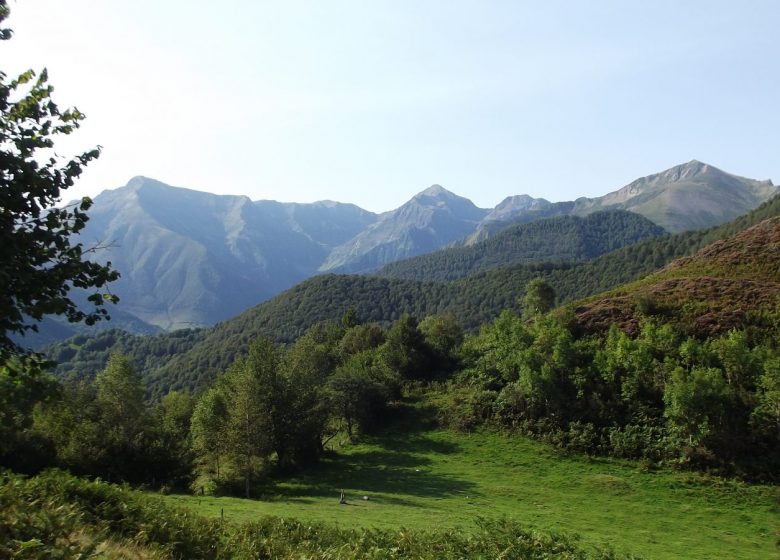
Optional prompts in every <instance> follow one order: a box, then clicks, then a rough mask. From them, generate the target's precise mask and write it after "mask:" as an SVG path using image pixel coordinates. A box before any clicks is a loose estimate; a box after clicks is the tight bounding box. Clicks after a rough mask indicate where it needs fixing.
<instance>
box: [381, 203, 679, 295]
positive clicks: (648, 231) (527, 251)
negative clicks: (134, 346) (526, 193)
mask: <svg viewBox="0 0 780 560" xmlns="http://www.w3.org/2000/svg"><path fill="white" fill-rule="evenodd" d="M663 233H664V230H663V228H661V227H659V226H657V225H655V224H654V223H653V222H651V221H650V220H648V219H647V218H644V217H642V216H640V215H638V214H634V213H631V212H626V211H624V210H613V211H605V212H596V213H594V214H591V215H589V216H586V217H584V218H580V217H577V216H561V217H558V218H549V219H543V220H537V221H535V222H532V223H530V224H522V225H514V226H509V227H507V228H506V229H504V230H502V231H501V232H499V233H497V234H495V235H493V236H492V237H489V238H488V239H486V240H485V241H481V242H479V243H475V244H473V245H468V246H465V247H452V248H448V249H442V250H439V251H435V252H433V253H428V254H426V255H421V256H419V257H414V258H411V259H406V260H403V261H398V262H395V263H392V264H389V265H386V266H384V267H383V268H382V269H380V270H379V271H378V272H377V275H378V276H386V277H388V278H404V279H407V280H428V281H430V280H456V279H458V278H462V277H464V276H468V275H469V274H473V273H475V272H482V271H486V270H490V269H493V268H497V267H499V266H509V265H515V264H528V263H534V262H536V263H539V262H547V263H554V262H567V263H570V262H578V261H586V260H590V259H594V258H596V257H598V256H600V255H603V254H605V253H609V252H611V251H615V250H617V249H620V248H622V247H626V246H629V245H634V244H635V243H638V242H640V241H644V240H645V239H650V238H653V237H658V236H660V235H662V234H663Z"/></svg>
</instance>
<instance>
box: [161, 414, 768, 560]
mask: <svg viewBox="0 0 780 560" xmlns="http://www.w3.org/2000/svg"><path fill="white" fill-rule="evenodd" d="M342 489H343V490H344V491H345V493H346V495H347V499H348V504H347V505H340V504H339V493H340V491H341V490H342ZM259 493H260V494H261V495H260V499H258V500H243V499H237V498H217V497H193V496H180V495H179V496H170V497H169V498H168V499H169V500H170V502H171V503H175V504H181V505H186V506H188V507H191V508H193V509H194V510H195V511H197V512H199V513H202V514H204V515H208V516H220V515H221V514H222V512H224V515H225V518H226V519H227V520H228V521H250V520H253V519H257V518H258V517H260V516H263V515H277V516H282V517H294V518H297V519H300V520H304V521H311V522H314V521H325V522H329V523H334V524H337V525H339V526H343V527H368V528H372V527H373V528H384V529H399V528H401V527H407V528H414V529H418V530H419V529H440V528H463V530H464V531H466V532H468V531H472V530H475V529H476V521H477V519H479V518H501V517H506V518H509V519H511V520H512V521H515V522H517V523H519V524H520V525H521V526H527V527H533V528H536V529H539V530H542V531H553V532H560V533H566V534H572V533H576V534H578V535H580V538H581V541H580V542H581V545H582V546H583V547H586V548H592V547H605V546H606V547H612V548H614V549H615V550H616V551H617V552H623V553H634V554H639V555H642V556H645V557H647V558H756V559H759V558H760V559H765V558H770V557H772V555H773V554H776V553H777V549H776V548H775V541H776V539H777V537H778V534H777V530H778V528H780V510H778V503H777V497H778V496H777V489H776V488H773V487H769V486H753V485H747V484H743V483H737V482H730V481H722V480H720V479H713V478H708V477H706V476H701V475H692V474H683V473H672V472H652V473H648V472H645V471H644V470H643V469H642V468H641V466H640V465H639V464H638V463H631V462H625V461H616V460H603V459H598V460H595V459H589V458H586V457H566V456H562V455H560V454H559V453H558V452H556V451H554V450H553V449H551V448H550V447H548V446H546V445H544V444H541V443H538V442H533V441H530V440H528V439H526V438H522V437H519V436H511V435H507V434H501V433H497V432H494V431H480V432H477V433H473V434H463V433H455V432H451V431H447V430H441V429H435V428H434V427H433V426H432V425H431V424H429V423H428V422H427V421H426V419H425V418H424V417H423V416H420V412H419V411H417V412H415V413H414V414H412V415H411V416H408V417H406V418H405V419H404V421H402V422H401V423H400V424H398V425H396V426H395V427H394V428H393V429H392V430H389V431H387V432H386V433H384V434H382V435H381V436H376V437H372V438H365V439H364V440H363V441H362V442H361V443H359V444H355V445H344V446H342V447H341V448H340V449H338V451H336V452H334V453H332V454H331V455H330V456H329V457H328V458H327V459H326V460H325V461H323V463H322V465H321V466H319V467H318V468H316V469H313V470H310V471H308V472H307V474H306V475H305V476H300V477H297V478H290V479H284V480H280V481H278V482H277V483H276V484H269V485H268V486H266V487H265V488H263V489H262V490H259ZM363 496H366V497H368V500H364V499H363Z"/></svg>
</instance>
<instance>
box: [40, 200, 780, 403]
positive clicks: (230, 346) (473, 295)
mask: <svg viewBox="0 0 780 560" xmlns="http://www.w3.org/2000/svg"><path fill="white" fill-rule="evenodd" d="M777 215H780V197H777V198H775V199H773V200H771V201H769V202H767V203H765V204H763V205H761V206H760V207H759V208H757V209H756V210H754V211H753V212H751V213H749V214H747V215H746V216H743V217H741V218H738V219H736V220H734V221H732V222H729V223H728V224H724V225H723V226H719V227H716V228H712V229H709V230H705V231H699V232H686V233H682V234H676V235H665V236H662V237H659V238H657V239H652V240H649V241H645V242H642V243H640V244H638V245H634V246H631V247H627V248H624V249H620V250H618V251H615V252H612V253H609V254H606V255H603V256H601V257H598V258H596V259H594V260H592V261H588V262H585V263H579V264H568V263H558V264H545V263H540V264H534V265H518V266H513V267H502V268H497V269H495V270H492V271H489V272H484V273H479V274H475V275H472V276H468V277H466V278H463V279H461V280H458V281H455V282H450V283H444V282H417V281H410V280H398V279H390V278H377V277H367V276H337V275H325V276H319V277H315V278H312V279H310V280H307V281H305V282H302V283H300V284H298V285H297V286H295V287H294V288H292V289H290V290H288V291H286V292H284V293H282V294H280V295H279V296H277V297H275V298H273V299H271V300H269V301H267V302H265V303H263V304H261V305H258V306H256V307H254V308H252V309H250V310H248V311H246V312H244V313H242V314H241V315H239V316H238V317H235V318H234V319H231V320H229V321H225V322H223V323H220V324H218V325H216V326H215V327H213V328H211V329H202V330H197V331H182V332H179V333H168V334H162V335H156V336H153V337H137V336H134V335H128V334H125V333H121V332H118V331H111V332H106V333H102V334H99V335H97V336H96V337H95V338H93V339H90V338H86V337H78V338H76V339H71V340H68V341H65V342H63V343H59V344H56V345H53V346H52V347H50V349H49V350H48V352H47V354H48V355H49V356H50V357H52V358H53V359H55V360H56V361H57V362H58V364H59V365H58V366H57V373H58V374H59V375H76V376H87V377H89V376H93V375H95V373H96V372H97V371H99V370H100V369H101V368H102V367H105V364H106V363H107V361H108V356H109V354H110V353H111V352H112V351H121V352H123V353H127V354H128V355H130V356H131V357H132V358H133V360H134V362H135V363H136V365H137V367H138V368H139V370H140V372H141V373H142V375H143V376H144V377H145V378H146V379H147V388H148V390H149V391H150V393H151V394H152V395H153V396H155V398H160V397H161V396H162V395H164V394H165V393H166V392H167V391H168V390H169V389H170V388H176V389H188V390H194V389H196V388H197V387H200V386H202V384H203V383H206V382H208V381H209V380H211V379H213V378H214V377H215V376H216V375H217V373H219V372H220V371H223V370H224V369H225V368H226V367H227V366H228V365H229V364H230V363H231V361H232V360H233V359H234V357H235V356H236V355H237V354H238V353H240V352H243V351H245V350H246V348H247V347H248V344H249V341H251V340H253V339H254V338H256V337H257V336H268V337H270V338H271V339H273V340H276V341H280V342H289V341H292V340H295V339H296V338H297V337H298V336H300V335H301V334H302V333H303V332H304V331H305V330H306V329H307V328H308V327H309V326H311V325H313V324H315V323H317V322H321V321H327V320H331V321H338V320H339V319H340V318H341V317H342V315H343V314H344V313H345V312H346V311H347V310H348V309H350V308H352V309H354V311H355V313H356V315H357V317H359V318H360V320H362V321H365V322H371V321H376V322H379V323H382V324H385V325H388V324H389V323H390V322H392V321H393V320H395V319H397V318H398V317H400V316H401V315H402V314H404V313H410V314H413V315H416V316H418V317H424V316H426V315H431V314H445V313H451V314H453V315H454V316H455V318H456V319H457V320H458V322H459V323H460V324H461V326H462V327H463V328H465V329H466V330H470V331H475V330H476V329H478V328H479V326H480V325H481V324H483V323H485V322H487V321H490V320H492V319H493V318H495V317H497V316H498V315H499V314H500V313H501V311H502V310H504V309H513V310H516V311H519V310H520V306H519V303H518V300H519V299H521V298H522V297H523V295H524V293H523V290H524V287H525V285H526V284H527V283H528V282H529V281H530V280H532V279H534V278H543V279H544V280H546V281H547V282H548V283H549V284H550V285H552V286H553V288H554V289H555V292H556V294H557V303H559V304H562V303H566V302H569V301H572V300H575V299H578V298H584V297H587V296H591V295H594V294H598V293H601V292H604V291H606V290H609V289H612V288H614V287H615V286H618V285H620V284H623V283H626V282H630V281H632V280H635V279H637V278H640V277H642V276H644V275H646V274H649V273H650V272H653V271H655V270H657V269H658V268H660V267H662V266H664V265H665V264H667V263H668V262H670V261H671V260H673V259H675V258H679V257H682V256H685V255H691V254H693V253H694V252H696V251H697V250H699V249H700V248H702V247H704V246H705V245H707V244H708V243H711V242H713V241H716V240H718V239H721V238H725V237H727V236H730V235H733V234H735V233H737V232H739V231H742V230H744V229H746V228H748V227H750V226H752V225H755V224H756V223H758V222H760V221H762V220H763V219H765V218H767V217H771V216H777Z"/></svg>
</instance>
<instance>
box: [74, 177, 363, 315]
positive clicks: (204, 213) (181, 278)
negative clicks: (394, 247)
mask: <svg viewBox="0 0 780 560" xmlns="http://www.w3.org/2000/svg"><path fill="white" fill-rule="evenodd" d="M355 208H356V207H350V208H346V209H344V208H341V207H340V206H338V207H333V206H332V205H330V206H322V208H320V209H319V210H321V212H320V217H319V218H316V219H315V217H314V216H312V215H308V216H307V215H305V212H304V211H302V210H301V209H300V208H296V207H293V208H290V207H285V205H283V204H281V203H276V202H266V201H264V202H260V203H253V202H252V201H251V200H249V199H248V198H246V197H241V196H218V195H212V194H208V193H202V192H197V191H192V190H187V189H180V188H174V187H170V186H168V185H165V184H163V183H160V182H158V181H153V180H151V179H147V178H144V177H136V178H134V179H133V180H131V181H130V182H129V183H128V185H127V186H126V187H124V188H121V189H117V190H113V191H106V192H104V193H102V194H100V195H99V196H98V197H96V199H95V204H94V206H93V207H92V209H91V210H90V221H89V222H88V224H87V227H86V228H85V230H84V231H83V233H82V234H81V237H82V239H83V240H84V242H85V244H86V245H89V244H91V243H92V242H93V240H100V241H102V242H104V243H109V244H110V247H109V249H107V250H105V251H101V252H98V253H97V258H98V259H100V260H103V261H106V260H110V261H111V262H112V263H113V265H114V267H115V268H116V269H117V270H119V271H120V272H121V274H122V277H121V278H120V280H119V281H117V282H116V283H115V284H114V285H112V290H113V291H114V292H115V293H116V294H117V295H119V297H120V304H119V307H118V308H117V309H118V310H119V311H124V312H127V313H130V314H132V315H134V316H136V317H138V318H140V319H141V320H143V321H145V322H147V323H150V324H153V325H156V326H159V327H162V328H164V329H170V328H181V327H186V326H190V325H207V324H213V323H215V322H217V321H220V320H223V319H226V318H228V317H231V316H234V315H236V314H237V313H239V312H241V311H243V310H244V309H246V308H247V307H249V306H251V305H253V304H256V303H258V302H260V301H263V300H264V299H267V298H269V297H271V296H273V295H275V294H277V293H279V292H280V291H282V290H284V289H286V288H288V287H290V286H292V285H293V284H295V283H296V282H299V281H300V280H302V279H304V278H306V277H308V276H310V275H311V274H313V273H314V271H315V270H316V269H317V266H319V264H320V263H321V262H322V260H323V259H324V258H325V255H326V254H327V253H328V251H329V250H330V245H329V244H328V239H329V238H328V235H329V236H330V239H334V238H335V239H336V240H337V241H338V240H340V239H341V238H343V237H346V236H347V235H349V234H351V233H352V232H353V231H355V230H357V229H360V228H362V227H363V224H364V223H366V222H367V221H370V220H371V215H370V213H367V212H364V211H359V209H357V210H355ZM315 210H316V209H312V210H311V211H310V212H309V214H316V212H315ZM322 210H324V213H325V216H322V213H323V212H322ZM334 210H335V211H346V212H347V213H350V214H351V216H352V218H353V219H352V224H351V225H350V224H349V223H348V222H345V226H344V228H345V229H346V230H347V233H346V234H344V235H342V236H341V237H339V236H338V235H337V233H338V232H335V233H334V232H333V231H329V232H324V233H326V234H327V235H322V234H321V233H323V232H322V231H321V230H322V228H321V226H320V225H319V224H320V223H322V222H327V221H328V214H330V213H332V212H333V211H334ZM296 217H297V219H294V218H296ZM304 218H305V219H304Z"/></svg>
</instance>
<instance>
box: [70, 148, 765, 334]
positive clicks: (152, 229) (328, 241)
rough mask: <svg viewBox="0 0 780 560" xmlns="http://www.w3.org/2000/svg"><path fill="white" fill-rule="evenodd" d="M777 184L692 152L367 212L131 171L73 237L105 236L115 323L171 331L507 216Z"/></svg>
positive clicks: (511, 219)
mask: <svg viewBox="0 0 780 560" xmlns="http://www.w3.org/2000/svg"><path fill="white" fill-rule="evenodd" d="M670 181H671V183H670ZM670 184H671V185H672V186H671V187H669V185H670ZM686 189H687V191H690V192H687V191H686ZM710 191H711V192H710ZM777 191H778V189H777V187H775V186H774V185H773V184H772V183H771V181H763V182H760V181H754V180H752V179H744V178H739V177H736V176H733V175H729V174H727V173H725V172H723V171H721V170H719V169H717V168H715V167H713V166H711V165H708V164H704V163H702V162H698V161H696V160H693V161H692V162H688V163H687V164H683V165H680V166H676V167H674V168H670V169H668V170H666V171H663V172H661V173H657V174H654V175H650V176H648V177H644V178H640V179H637V180H636V181H633V182H632V183H630V184H629V185H626V186H625V187H623V188H622V189H620V190H618V191H615V192H613V193H608V194H607V195H604V196H603V197H600V198H597V199H582V198H581V199H578V200H577V201H569V202H554V203H553V202H549V201H548V200H546V199H541V198H533V197H530V196H528V195H515V196H512V197H507V198H505V199H504V200H503V201H501V202H500V203H499V204H498V205H497V206H496V207H495V208H493V209H483V208H478V207H477V206H476V205H474V204H473V203H472V202H471V201H470V200H468V199H466V198H464V197H460V196H458V195H457V194H454V193H452V192H450V191H448V190H447V189H445V188H444V187H442V186H441V185H432V186H431V187H429V188H427V189H425V190H423V191H421V192H419V193H418V194H416V195H415V196H414V197H412V198H411V199H410V200H409V201H408V202H407V203H405V204H404V205H402V206H400V207H399V208H397V209H395V210H391V211H389V212H384V213H382V214H374V213H372V212H368V211H366V210H363V209H361V208H359V207H357V206H355V205H352V204H344V203H338V202H333V201H320V202H315V203H310V204H304V203H284V202H276V201H270V200H259V201H252V200H251V199H249V197H246V196H241V195H215V194H210V193H204V192H202V191H197V190H193V189H186V188H181V187H172V186H169V185H166V184H165V183H162V182H160V181H156V180H154V179H150V178H148V177H143V176H137V177H134V178H132V179H131V180H130V181H129V182H128V184H127V185H126V186H125V187H121V188H119V189H114V190H106V191H103V192H102V193H101V194H100V195H98V196H97V197H96V198H95V200H94V205H93V207H92V208H91V209H90V212H89V215H90V221H89V222H88V224H87V227H86V228H85V229H84V230H83V232H82V234H81V239H82V240H83V243H84V245H85V246H92V245H94V244H101V245H108V246H109V248H108V249H107V250H105V251H100V252H98V253H97V256H96V260H98V261H104V262H105V261H108V260H110V261H112V263H113V264H114V267H115V268H116V269H117V270H119V271H120V273H121V274H122V277H121V278H120V280H119V281H118V282H117V283H116V284H115V285H114V286H112V291H114V292H115V293H116V294H117V295H119V297H120V303H119V307H118V308H116V309H117V311H118V312H117V313H116V316H117V322H116V323H115V324H117V325H118V326H120V327H121V326H127V327H128V328H142V326H140V325H141V324H140V323H139V324H137V325H135V326H134V327H133V326H131V325H132V324H133V323H132V321H126V320H125V319H126V318H127V317H128V316H132V317H135V318H137V319H138V320H139V321H142V322H143V324H148V325H151V326H152V327H153V328H162V329H166V330H170V329H176V328H183V327H189V326H205V325H211V324H214V323H216V322H218V321H222V320H225V319H227V318H229V317H232V316H234V315H236V314H238V313H240V312H241V311H243V310H245V309H247V308H249V307H251V306H252V305H255V304H257V303H259V302H261V301H264V300H266V299H268V298H270V297H273V296H274V295H276V294H278V293H280V292H281V291H283V290H285V289H287V288H290V287H291V286H293V285H295V284H296V283H297V282H300V281H302V280H304V279H306V278H309V277H311V276H312V275H315V274H317V273H321V272H361V273H366V272H369V271H373V270H376V269H379V268H380V267H381V266H383V265H385V264H387V263H389V262H395V261H397V260H399V259H402V258H407V257H410V256H414V255H419V254H422V253H429V252H431V251H434V250H437V249H441V248H443V247H447V246H463V245H465V246H469V245H473V244H474V243H477V242H478V241H479V239H488V238H490V237H491V236H492V235H495V234H496V233H498V232H499V231H501V230H502V229H504V228H507V227H512V226H513V224H517V223H523V222H531V221H534V220H537V219H540V218H545V217H550V216H565V215H576V216H586V215H588V214H590V213H593V212H597V211H599V210H602V209H612V208H620V207H621V206H623V207H624V208H622V209H624V210H629V211H634V212H636V213H639V214H642V215H645V217H648V216H647V215H648V214H651V215H652V214H653V213H655V214H658V215H660V216H661V218H660V219H659V218H658V217H657V216H656V219H654V220H653V221H654V222H655V223H656V224H657V223H659V221H660V222H664V220H665V221H666V222H670V221H671V222H675V223H676V224H677V226H679V219H680V216H683V217H685V218H686V219H689V218H690V219H691V220H692V221H691V223H692V224H694V225H696V224H699V225H701V224H707V223H710V222H712V221H713V220H714V221H715V222H717V223H720V222H722V221H726V220H727V218H729V216H731V215H732V214H734V213H735V212H741V210H742V209H745V208H747V209H750V208H752V207H755V206H757V205H758V204H759V203H760V201H761V198H762V197H768V196H769V195H770V194H771V193H775V192H777ZM669 193H671V194H669ZM680 193H683V194H680ZM629 195H630V196H629ZM696 205H699V206H696ZM669 208H678V209H677V210H675V211H674V212H671V213H670V212H669V211H667V210H668V209H669ZM697 209H698V210H697ZM745 211H746V210H745ZM643 212H644V213H643ZM651 219H652V218H651ZM696 227H698V226H696ZM496 264H498V263H496ZM125 313H126V314H127V315H125ZM142 330H146V328H145V327H143V328H142Z"/></svg>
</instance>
